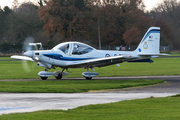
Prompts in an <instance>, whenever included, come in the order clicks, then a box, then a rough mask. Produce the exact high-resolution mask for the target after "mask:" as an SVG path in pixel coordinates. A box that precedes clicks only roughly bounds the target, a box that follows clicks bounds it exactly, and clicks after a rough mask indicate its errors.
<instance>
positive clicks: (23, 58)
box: [11, 55, 34, 61]
mask: <svg viewBox="0 0 180 120" xmlns="http://www.w3.org/2000/svg"><path fill="white" fill-rule="evenodd" d="M11 58H14V59H19V60H28V61H34V60H33V59H32V58H30V57H27V56H19V55H13V56H11Z"/></svg>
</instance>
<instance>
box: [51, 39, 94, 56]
mask: <svg viewBox="0 0 180 120" xmlns="http://www.w3.org/2000/svg"><path fill="white" fill-rule="evenodd" d="M52 50H54V51H59V50H61V51H62V52H63V53H64V54H67V53H70V54H72V55H82V54H87V53H90V52H91V51H93V50H95V48H93V47H91V46H89V45H86V44H84V43H80V42H65V43H61V44H59V45H57V46H55V47H54V48H53V49H52Z"/></svg>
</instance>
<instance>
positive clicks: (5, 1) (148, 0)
mask: <svg viewBox="0 0 180 120" xmlns="http://www.w3.org/2000/svg"><path fill="white" fill-rule="evenodd" d="M13 1H14V0H0V6H1V8H4V6H9V7H12V2H13ZM25 1H32V2H33V1H37V0H18V2H19V3H22V2H25ZM160 1H162V0H144V3H145V5H146V7H147V8H146V9H147V10H150V9H151V8H153V7H154V6H155V5H156V4H157V3H159V2H160Z"/></svg>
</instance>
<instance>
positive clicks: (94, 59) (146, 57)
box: [11, 27, 160, 79]
mask: <svg viewBox="0 0 180 120" xmlns="http://www.w3.org/2000/svg"><path fill="white" fill-rule="evenodd" d="M159 46H160V28H159V27H151V28H149V30H148V31H147V32H146V34H145V35H144V37H143V39H142V40H141V42H140V44H139V46H138V47H137V49H136V50H134V51H113V50H96V49H95V48H93V47H91V46H89V45H87V44H84V43H81V42H65V43H61V44H59V45H57V46H55V47H54V48H53V49H52V50H35V51H27V52H25V53H24V56H17V55H15V56H11V58H16V59H22V60H30V61H35V62H37V65H38V66H42V67H44V68H45V71H41V72H39V73H38V75H39V76H40V77H41V78H42V79H47V77H49V76H55V77H56V78H57V79H61V78H62V76H64V75H68V73H65V72H63V71H64V69H68V68H82V67H84V68H87V72H84V73H82V75H83V76H84V77H85V78H86V79H91V78H92V77H94V76H97V75H99V74H98V73H94V72H89V68H91V69H92V70H94V67H103V66H107V65H112V64H117V65H118V63H122V62H125V61H127V62H140V61H141V62H152V60H150V58H152V57H154V56H157V57H158V56H159V55H160V52H159ZM55 67H61V68H63V70H62V72H60V71H56V72H54V73H51V72H48V71H47V69H51V68H55Z"/></svg>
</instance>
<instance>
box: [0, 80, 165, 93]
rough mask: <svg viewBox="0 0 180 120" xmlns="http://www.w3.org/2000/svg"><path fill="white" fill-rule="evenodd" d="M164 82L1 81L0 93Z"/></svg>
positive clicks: (91, 88) (57, 91)
mask: <svg viewBox="0 0 180 120" xmlns="http://www.w3.org/2000/svg"><path fill="white" fill-rule="evenodd" d="M162 82H164V80H144V79H141V80H76V81H74V80H61V81H57V80H56V81H1V82H0V92H12V93H77V92H88V91H90V90H105V89H121V88H127V87H135V86H144V85H153V84H157V83H162Z"/></svg>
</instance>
